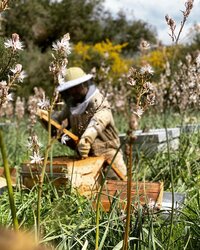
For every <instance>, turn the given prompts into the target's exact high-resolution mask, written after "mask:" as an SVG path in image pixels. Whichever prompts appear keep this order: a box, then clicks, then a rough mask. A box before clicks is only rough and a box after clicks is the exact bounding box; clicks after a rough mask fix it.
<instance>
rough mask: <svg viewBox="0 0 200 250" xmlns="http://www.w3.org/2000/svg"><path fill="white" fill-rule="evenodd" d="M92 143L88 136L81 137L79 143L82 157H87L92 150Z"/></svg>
mask: <svg viewBox="0 0 200 250" xmlns="http://www.w3.org/2000/svg"><path fill="white" fill-rule="evenodd" d="M90 148H91V144H90V143H89V141H88V140H87V138H81V139H80V141H79V143H78V152H79V154H80V155H81V157H82V158H87V157H88V154H89V152H90Z"/></svg>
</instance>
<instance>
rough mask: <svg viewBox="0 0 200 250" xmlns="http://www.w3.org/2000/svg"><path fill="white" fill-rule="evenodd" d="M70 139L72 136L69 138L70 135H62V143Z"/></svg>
mask: <svg viewBox="0 0 200 250" xmlns="http://www.w3.org/2000/svg"><path fill="white" fill-rule="evenodd" d="M69 140H70V138H69V136H68V135H66V134H63V135H62V137H61V143H62V144H66V142H67V141H69Z"/></svg>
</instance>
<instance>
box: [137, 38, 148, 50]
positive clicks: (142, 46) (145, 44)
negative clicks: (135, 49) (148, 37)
mask: <svg viewBox="0 0 200 250" xmlns="http://www.w3.org/2000/svg"><path fill="white" fill-rule="evenodd" d="M139 49H140V50H141V51H143V50H148V49H150V44H149V43H148V42H147V41H145V40H143V39H142V40H141V42H140V45H139Z"/></svg>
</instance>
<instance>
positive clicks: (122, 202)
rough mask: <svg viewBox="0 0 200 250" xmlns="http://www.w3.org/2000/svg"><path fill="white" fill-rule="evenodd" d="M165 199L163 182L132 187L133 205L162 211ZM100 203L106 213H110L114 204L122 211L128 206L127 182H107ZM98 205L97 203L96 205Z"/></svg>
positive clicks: (139, 184) (140, 183)
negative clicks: (163, 199)
mask: <svg viewBox="0 0 200 250" xmlns="http://www.w3.org/2000/svg"><path fill="white" fill-rule="evenodd" d="M162 198H163V183H162V182H133V183H132V186H131V200H132V205H133V206H137V205H138V204H139V203H140V204H141V205H142V206H144V205H147V206H149V207H151V208H156V209H160V207H161V204H162ZM100 202H101V206H102V209H103V210H104V211H109V210H110V209H111V206H112V204H114V202H116V203H117V207H118V208H120V209H121V210H125V209H126V206H127V182H126V181H117V180H107V181H106V183H105V185H104V187H103V190H102V193H101V195H100ZM95 205H96V203H95Z"/></svg>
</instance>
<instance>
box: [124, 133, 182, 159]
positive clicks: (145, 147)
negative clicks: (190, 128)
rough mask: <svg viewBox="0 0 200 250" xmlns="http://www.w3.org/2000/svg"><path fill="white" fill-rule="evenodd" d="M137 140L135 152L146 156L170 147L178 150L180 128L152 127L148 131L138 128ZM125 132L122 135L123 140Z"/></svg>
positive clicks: (134, 147) (134, 144)
mask: <svg viewBox="0 0 200 250" xmlns="http://www.w3.org/2000/svg"><path fill="white" fill-rule="evenodd" d="M134 135H135V136H136V140H135V141H134V143H133V152H134V153H136V154H137V153H139V154H140V153H143V154H145V156H153V155H154V154H155V153H158V152H161V151H166V150H167V147H168V145H169V148H170V149H172V150H177V149H178V147H179V137H180V128H168V129H167V130H166V129H164V128H162V129H150V130H149V131H148V132H143V131H142V130H136V131H135V133H134ZM125 136H126V135H125V134H121V135H120V139H121V142H123V140H124V138H125Z"/></svg>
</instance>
